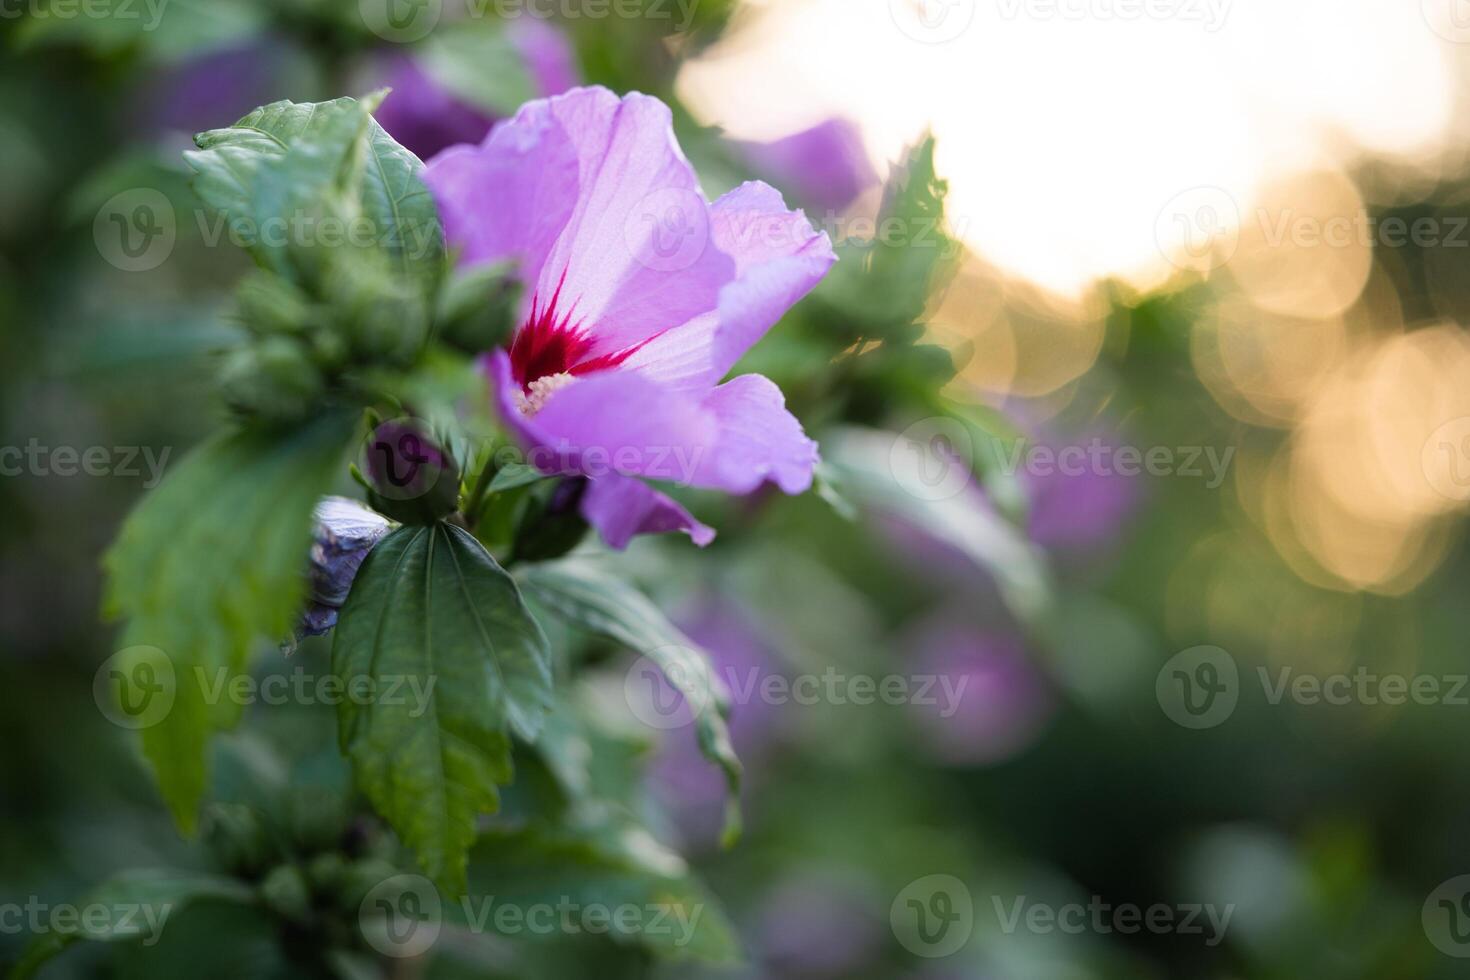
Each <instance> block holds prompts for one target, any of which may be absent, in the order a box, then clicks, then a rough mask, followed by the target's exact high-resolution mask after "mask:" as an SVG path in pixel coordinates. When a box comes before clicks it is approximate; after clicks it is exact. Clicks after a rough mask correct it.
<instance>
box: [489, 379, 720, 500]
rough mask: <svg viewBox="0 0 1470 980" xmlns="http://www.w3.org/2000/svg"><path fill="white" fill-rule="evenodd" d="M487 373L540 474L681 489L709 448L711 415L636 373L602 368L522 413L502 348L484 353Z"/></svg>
mask: <svg viewBox="0 0 1470 980" xmlns="http://www.w3.org/2000/svg"><path fill="white" fill-rule="evenodd" d="M489 370H490V376H491V380H492V382H493V383H494V385H495V389H496V397H497V399H498V402H499V405H500V412H501V415H502V416H503V417H504V419H505V421H506V424H507V425H508V426H509V427H510V428H511V429H512V430H513V431H514V432H515V433H516V435H517V436H518V437H519V438H520V440H521V442H522V443H523V444H524V446H525V447H526V449H527V452H528V458H529V460H530V462H531V464H532V465H534V466H535V467H536V468H537V469H539V470H541V471H542V472H543V473H561V474H581V475H583V476H589V477H592V478H593V479H594V480H596V479H599V478H603V477H608V476H613V475H617V474H622V475H625V476H643V477H647V478H649V479H653V480H668V481H670V482H673V483H679V484H685V485H687V484H689V483H691V482H693V480H694V479H695V477H696V474H698V473H699V472H700V471H701V470H702V469H703V468H705V467H706V466H707V465H708V457H709V456H710V455H711V454H712V452H713V450H714V448H715V443H716V440H717V438H718V433H719V423H718V420H717V419H716V418H715V414H714V412H713V411H711V410H710V409H708V408H706V407H705V406H703V405H701V404H700V403H699V402H698V401H696V400H695V399H693V398H691V397H689V396H688V395H687V394H685V393H683V392H679V391H676V390H674V389H671V388H667V387H665V386H662V385H659V384H658V383H657V382H654V381H651V380H649V379H648V378H644V377H642V376H640V375H637V374H633V373H631V372H627V371H603V372H599V373H596V374H589V375H586V376H585V377H581V378H577V379H576V380H574V381H572V382H570V383H569V384H567V386H566V387H564V388H561V389H559V390H557V391H555V392H553V393H552V394H551V396H550V397H549V398H547V400H546V402H545V404H544V406H543V407H542V408H541V410H540V411H539V412H537V413H536V414H535V415H534V416H526V415H524V414H523V413H522V412H521V411H520V409H519V408H518V407H517V404H516V398H515V395H516V392H517V391H519V390H520V389H519V387H518V386H517V385H516V383H515V379H514V378H513V377H512V375H511V367H510V358H509V356H508V355H506V353H505V352H504V351H503V350H497V351H495V352H494V353H493V354H491V355H490V360H489Z"/></svg>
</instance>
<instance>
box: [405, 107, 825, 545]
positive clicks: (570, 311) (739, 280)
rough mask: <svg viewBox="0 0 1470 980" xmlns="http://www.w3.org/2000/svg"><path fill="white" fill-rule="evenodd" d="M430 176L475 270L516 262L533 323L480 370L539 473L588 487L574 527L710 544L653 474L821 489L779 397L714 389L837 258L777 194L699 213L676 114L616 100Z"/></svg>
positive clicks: (556, 119) (529, 129) (505, 129)
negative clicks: (581, 524) (584, 480)
mask: <svg viewBox="0 0 1470 980" xmlns="http://www.w3.org/2000/svg"><path fill="white" fill-rule="evenodd" d="M424 179H425V181H426V182H427V183H428V185H429V187H430V189H431V190H432V191H433V192H434V196H435V198H436V199H437V200H438V203H439V212H440V215H441V217H442V218H443V221H444V229H445V234H446V237H447V239H448V240H449V242H450V243H451V244H452V245H453V246H454V247H455V248H457V249H459V251H460V256H461V261H462V262H463V263H464V264H465V265H468V266H478V265H484V264H487V263H493V262H497V261H503V260H506V259H515V260H517V261H518V263H519V265H518V268H519V270H520V275H521V277H522V278H523V279H524V280H525V281H526V282H527V283H528V285H529V288H528V289H527V290H526V292H527V298H526V301H525V308H524V316H523V318H522V326H521V327H520V329H519V331H518V332H517V334H516V336H515V338H514V340H513V342H512V344H511V348H510V350H509V351H505V350H497V351H495V352H494V353H493V354H491V355H490V357H489V358H488V363H487V367H488V371H489V374H490V377H491V380H492V382H493V385H494V389H495V396H496V400H497V402H498V406H499V409H500V414H501V416H502V418H503V420H504V421H505V423H506V425H507V426H508V427H509V428H510V430H511V431H512V432H513V433H514V434H515V436H516V437H517V438H518V439H519V441H520V442H521V443H522V444H523V446H524V447H525V448H526V450H527V454H528V458H529V459H530V461H531V463H532V464H534V465H535V466H537V467H538V468H539V469H541V470H542V471H543V472H546V473H559V474H563V475H581V476H586V477H588V478H589V480H590V482H589V485H588V488H587V493H586V495H585V496H584V497H583V499H582V514H583V516H584V517H585V518H586V519H587V520H588V521H589V522H590V523H591V524H592V525H593V526H594V527H596V528H597V529H598V531H599V532H600V533H601V535H602V537H603V539H604V540H605V541H606V542H607V543H608V544H609V545H610V546H612V547H614V548H622V547H624V546H626V545H627V543H628V542H629V540H631V539H632V537H633V536H634V535H636V534H645V533H655V532H663V531H672V530H683V531H686V532H687V533H688V534H689V535H690V536H691V537H692V538H693V539H694V541H695V542H696V543H697V544H701V545H703V544H708V543H709V541H710V540H711V539H712V538H713V537H714V532H713V531H712V530H711V529H710V528H708V527H706V526H704V525H703V524H700V523H699V522H697V521H695V520H694V518H693V517H692V516H691V515H690V514H689V513H688V512H687V511H686V510H684V508H682V507H681V506H679V504H678V503H676V502H675V501H674V500H672V499H671V498H669V497H667V496H665V495H664V494H662V493H660V492H658V491H656V490H654V489H653V488H651V487H650V486H649V485H648V484H646V483H644V482H643V481H644V479H653V480H668V481H673V482H677V483H680V484H683V485H686V486H698V487H705V488H709V489H717V490H723V491H725V492H726V493H732V494H738V495H744V494H749V493H751V492H753V491H755V490H757V489H759V488H760V487H761V486H762V485H763V484H765V483H767V482H772V483H775V484H776V485H777V486H779V487H780V488H781V489H782V490H783V491H785V492H786V493H791V494H796V493H802V492H804V491H805V490H807V489H808V488H809V487H810V486H811V482H812V473H813V469H814V468H815V466H816V461H817V449H816V444H815V443H813V442H812V441H811V440H810V439H808V438H807V437H806V435H805V433H804V432H803V431H802V428H801V423H800V422H798V421H797V420H796V418H795V417H794V416H793V415H792V414H791V413H790V412H788V411H787V410H786V405H785V399H784V398H783V396H782V394H781V391H780V389H778V388H777V387H776V386H775V385H774V384H773V383H772V382H771V381H770V380H769V379H767V378H764V377H761V376H760V375H754V374H747V375H743V376H741V377H738V378H735V379H733V380H731V381H728V382H726V383H724V384H719V381H720V379H721V378H723V377H724V376H725V375H726V374H727V373H728V372H729V371H730V369H731V368H732V367H733V366H734V365H735V362H736V361H737V360H739V359H740V357H741V356H742V355H743V354H744V353H745V351H746V350H748V349H749V348H750V347H751V345H753V344H754V343H755V342H756V341H758V340H760V338H761V337H763V336H764V335H765V333H766V331H767V330H769V329H770V328H771V326H772V325H774V324H775V322H776V321H777V320H778V319H780V318H781V316H782V315H783V314H784V313H785V312H786V311H787V310H788V309H789V308H790V307H791V306H792V305H793V304H795V303H796V302H797V301H798V300H799V299H801V298H802V297H803V296H805V295H806V294H807V292H809V291H810V290H811V289H812V287H813V286H815V285H816V284H817V282H818V281H819V280H820V279H821V278H822V277H823V276H824V275H826V273H827V270H828V269H830V268H831V266H832V263H834V262H835V261H837V257H836V255H835V254H834V253H833V251H832V244H831V242H830V241H829V240H828V238H827V236H826V235H824V234H819V233H818V232H816V231H814V230H813V229H812V227H811V224H810V223H809V222H808V221H807V220H806V217H805V216H804V215H803V214H802V213H801V212H799V211H797V212H793V211H788V210H787V209H786V205H785V202H784V201H782V199H781V195H780V194H779V193H777V192H776V191H775V190H774V189H772V188H771V187H768V186H766V185H765V184H761V183H749V184H745V185H743V186H741V187H739V188H737V189H736V190H734V191H731V192H730V193H729V194H727V195H725V196H724V197H722V198H720V200H719V201H717V202H715V203H714V204H710V203H708V202H707V201H706V200H705V198H704V195H703V193H702V192H701V191H700V189H699V180H698V177H697V176H696V175H695V173H694V169H693V168H692V167H691V166H690V165H689V162H688V161H687V160H686V159H685V158H684V155H683V153H682V152H681V151H680V149H679V145H678V142H677V141H676V139H675V137H674V132H673V120H672V114H671V113H670V112H669V109H668V107H667V106H665V105H664V104H663V103H662V102H660V101H658V100H657V99H654V98H650V97H649V96H646V95H640V94H638V93H633V94H631V95H629V96H627V97H626V98H621V99H620V98H618V97H617V96H616V95H614V94H613V93H612V92H610V91H608V90H607V89H605V88H580V89H575V90H573V91H571V92H568V93H567V94H565V95H562V96H558V97H556V98H552V99H545V100H540V101H537V102H531V103H528V104H526V105H525V106H523V107H522V108H521V111H520V112H519V113H517V114H516V116H515V118H514V119H512V120H509V121H508V122H505V123H502V124H500V125H498V126H496V127H495V129H494V130H493V131H492V132H491V134H490V136H489V137H488V138H487V139H486V140H485V142H484V143H483V144H482V145H480V146H477V147H476V146H461V147H455V148H454V149H451V150H448V151H446V152H444V153H442V154H440V155H439V156H437V157H435V158H434V160H432V161H431V162H430V163H429V166H428V167H427V168H426V169H425V171H424Z"/></svg>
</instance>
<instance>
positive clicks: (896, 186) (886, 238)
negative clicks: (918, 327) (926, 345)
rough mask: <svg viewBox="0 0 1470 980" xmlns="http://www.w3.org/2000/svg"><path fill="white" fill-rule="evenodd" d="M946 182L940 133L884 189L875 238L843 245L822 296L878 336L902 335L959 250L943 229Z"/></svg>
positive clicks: (915, 149)
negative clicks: (937, 158) (939, 156)
mask: <svg viewBox="0 0 1470 980" xmlns="http://www.w3.org/2000/svg"><path fill="white" fill-rule="evenodd" d="M948 191H949V184H948V182H947V181H944V180H941V179H940V178H939V177H938V175H937V174H936V172H935V170H934V137H933V136H927V137H925V139H924V140H923V141H922V142H920V143H918V144H917V145H915V146H913V147H912V148H910V149H909V151H908V153H907V154H906V155H905V157H904V159H903V160H902V161H901V162H899V163H898V164H897V165H896V166H895V167H894V171H893V176H892V177H891V178H890V179H889V181H888V185H887V187H886V188H885V189H884V195H883V204H882V207H881V208H880V211H879V216H878V227H879V228H880V229H896V234H895V233H894V232H892V231H885V232H884V234H880V235H879V236H878V237H877V238H876V239H875V240H874V241H873V242H871V243H869V244H857V243H849V244H847V245H844V246H842V247H841V248H840V249H839V254H840V256H841V259H842V261H840V262H838V263H837V266H836V267H835V268H834V269H833V271H832V273H831V274H829V275H828V276H827V279H826V280H825V281H824V282H823V284H822V287H821V290H822V295H823V296H824V297H826V299H827V300H828V301H829V302H831V303H832V304H833V305H834V306H836V307H837V308H838V309H839V310H841V311H843V312H844V313H846V314H848V315H849V316H850V317H852V318H853V320H854V321H855V323H856V324H857V326H858V327H859V328H860V329H861V330H862V331H863V332H864V333H865V334H868V335H871V336H874V337H884V338H886V339H889V340H893V341H900V340H901V339H902V337H903V333H902V329H903V328H904V327H907V326H908V325H909V324H912V323H914V322H915V321H917V320H920V319H921V318H922V317H923V315H924V310H925V307H926V306H927V305H928V302H929V295H930V291H931V288H932V286H933V284H934V282H935V280H936V279H938V278H939V277H940V276H941V275H942V274H944V273H945V272H947V271H948V269H949V266H950V264H951V263H952V261H953V259H954V258H955V255H956V252H957V246H956V244H955V243H954V242H953V241H952V240H951V239H950V238H949V237H948V235H947V234H946V232H945V220H944V218H945V208H944V203H945V197H946V196H947V194H948Z"/></svg>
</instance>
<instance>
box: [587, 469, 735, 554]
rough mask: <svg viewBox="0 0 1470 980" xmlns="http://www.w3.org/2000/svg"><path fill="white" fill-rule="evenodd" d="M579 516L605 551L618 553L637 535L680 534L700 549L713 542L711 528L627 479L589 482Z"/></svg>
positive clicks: (669, 500) (646, 488) (610, 478)
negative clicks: (599, 539)
mask: <svg viewBox="0 0 1470 980" xmlns="http://www.w3.org/2000/svg"><path fill="white" fill-rule="evenodd" d="M582 516H583V517H585V518H586V519H587V523H589V524H591V525H592V526H593V527H595V528H597V532H598V533H599V534H601V535H602V540H603V541H605V542H607V545H608V547H610V548H616V549H617V550H619V551H621V550H623V549H624V548H626V547H627V546H628V542H629V541H631V540H632V539H633V536H634V535H637V534H664V533H667V532H669V531H683V532H685V533H686V534H688V535H689V537H690V538H692V539H693V541H694V543H695V544H697V545H699V546H700V547H701V548H703V547H704V546H705V545H707V544H709V543H710V542H711V541H713V540H714V539H715V532H714V529H713V528H711V527H709V526H707V525H705V524H701V523H700V522H699V521H697V520H695V519H694V517H693V516H691V515H690V513H689V512H688V511H687V510H685V509H684V508H683V507H681V506H680V505H679V503H678V502H677V501H675V500H674V499H673V498H671V497H669V496H668V495H667V494H663V493H660V492H659V491H657V490H655V489H653V488H652V487H650V486H649V485H648V484H646V483H644V482H643V481H642V480H638V479H634V478H633V477H630V476H608V477H603V478H601V479H596V480H591V481H589V482H588V484H587V491H586V493H585V494H583V496H582Z"/></svg>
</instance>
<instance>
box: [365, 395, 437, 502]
mask: <svg viewBox="0 0 1470 980" xmlns="http://www.w3.org/2000/svg"><path fill="white" fill-rule="evenodd" d="M361 469H362V472H363V476H364V477H365V478H366V479H367V482H368V486H369V487H370V488H371V489H370V491H369V497H368V503H370V504H372V506H373V509H374V510H377V511H378V512H380V513H382V514H386V515H388V516H389V517H391V518H393V519H394V520H396V521H400V522H402V523H404V524H432V523H434V522H435V521H439V520H443V519H444V518H445V517H448V516H449V515H450V514H452V513H454V511H455V508H457V507H458V506H459V466H458V465H457V464H456V463H455V462H454V457H452V456H451V455H450V454H449V453H448V452H447V451H446V450H445V449H444V448H443V447H442V446H441V445H440V444H439V442H438V441H437V440H436V439H435V438H434V436H433V434H432V432H431V431H430V430H429V427H428V425H427V424H425V423H424V422H422V421H420V420H418V419H412V418H398V419H390V420H389V421H387V422H384V423H382V424H381V425H379V426H377V427H376V428H374V429H373V431H372V432H371V433H369V434H368V438H367V441H366V442H365V443H364V444H363V452H362V465H361Z"/></svg>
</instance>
